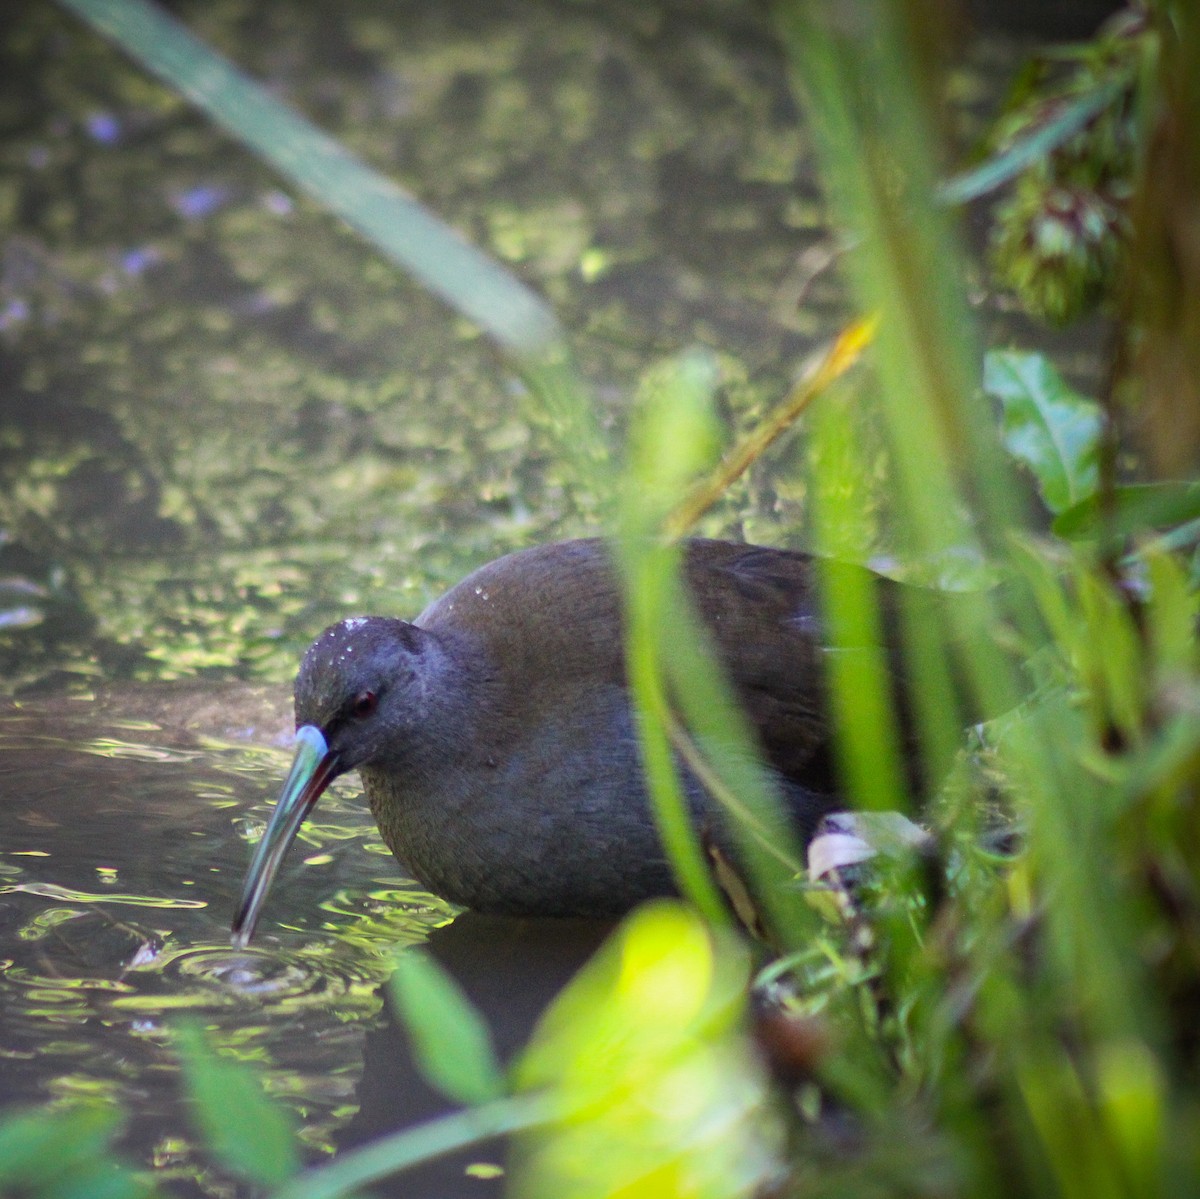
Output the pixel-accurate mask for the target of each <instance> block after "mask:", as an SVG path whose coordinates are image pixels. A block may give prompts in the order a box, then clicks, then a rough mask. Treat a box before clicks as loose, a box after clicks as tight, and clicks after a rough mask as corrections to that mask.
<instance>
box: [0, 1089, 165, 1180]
mask: <svg viewBox="0 0 1200 1199" xmlns="http://www.w3.org/2000/svg"><path fill="white" fill-rule="evenodd" d="M122 1122H123V1121H122V1118H121V1114H120V1113H119V1112H118V1111H115V1110H114V1109H113V1108H112V1107H108V1106H100V1105H82V1106H78V1107H66V1108H59V1109H50V1110H42V1111H15V1112H14V1111H10V1112H9V1113H8V1114H7V1115H5V1117H4V1118H3V1119H2V1120H0V1194H3V1195H14V1196H15V1195H20V1196H25V1197H27V1199H153V1197H154V1196H155V1195H156V1194H157V1192H156V1191H155V1188H154V1186H153V1185H152V1183H151V1182H150V1180H149V1179H148V1178H147V1177H146V1176H145V1175H144V1174H138V1173H135V1172H134V1171H133V1170H132V1169H131V1168H130V1167H129V1166H128V1165H126V1164H125V1163H124V1162H123V1161H122V1160H121V1159H120V1158H119V1157H117V1156H116V1155H115V1154H114V1153H113V1141H114V1139H115V1138H116V1137H117V1135H118V1134H119V1133H120V1131H121V1125H122Z"/></svg>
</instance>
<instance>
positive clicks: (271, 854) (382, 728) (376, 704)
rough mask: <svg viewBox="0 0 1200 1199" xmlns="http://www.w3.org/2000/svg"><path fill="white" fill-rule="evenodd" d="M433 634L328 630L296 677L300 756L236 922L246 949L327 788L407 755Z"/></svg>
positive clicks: (392, 625) (386, 626)
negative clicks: (276, 881)
mask: <svg viewBox="0 0 1200 1199" xmlns="http://www.w3.org/2000/svg"><path fill="white" fill-rule="evenodd" d="M428 648H429V639H428V635H427V634H425V633H423V631H422V630H421V629H419V628H417V627H416V626H415V625H412V624H408V623H407V622H405V621H402V620H392V619H388V618H385V617H379V616H358V617H352V618H351V619H349V620H343V621H341V622H340V623H338V624H335V625H332V626H331V627H330V628H328V629H326V630H325V632H324V633H322V634H321V636H320V637H318V638H317V639H316V641H314V642H313V643H312V645H311V646H310V647H309V649H308V652H307V653H306V654H305V655H304V660H303V662H302V663H301V665H300V673H299V674H298V675H297V677H296V753H295V757H294V759H293V761H292V769H291V772H290V773H289V774H288V777H287V781H286V782H285V783H284V785H283V791H282V792H281V793H280V796H279V800H278V802H277V803H276V805H275V811H274V813H273V814H272V816H271V820H270V822H269V823H268V825H267V828H266V831H265V832H264V833H263V836H262V840H261V841H259V843H258V848H257V849H256V850H255V853H254V858H253V860H252V861H251V863H250V869H249V871H248V873H247V875H246V882H245V885H244V887H243V889H242V897H241V901H240V903H239V904H238V909H237V913H236V915H235V916H234V919H233V943H234V944H235V945H236V946H238V947H239V948H240V947H242V946H245V945H246V943H247V942H248V941H249V940H250V938H251V936H252V935H253V933H254V927H255V925H256V923H257V922H258V916H259V913H260V911H261V910H262V905H263V903H264V901H265V900H266V897H267V892H268V890H269V889H270V886H271V883H272V881H273V880H274V878H275V875H276V874H277V873H278V870H279V866H280V864H281V863H282V861H283V858H284V855H285V854H286V853H287V851H288V848H289V847H290V846H291V843H292V841H293V840H294V839H295V837H296V834H297V832H299V830H300V826H301V825H302V824H303V823H304V820H305V818H306V817H307V816H308V813H309V812H310V811H311V810H312V808H313V805H314V804H315V803H316V802H317V800H318V799H319V798H320V797H321V795H322V793H323V792H324V791H325V789H326V787H328V786H329V784H330V783H331V782H332V781H333V780H334V779H335V778H337V777H338V775H340V774H345V773H346V771H348V770H356V769H358V768H360V767H362V766H367V765H370V764H372V763H383V762H385V761H387V760H388V759H389V758H395V757H396V756H397V755H399V754H401V753H402V751H403V747H404V745H405V743H406V741H407V740H408V738H407V737H406V733H407V732H409V731H410V730H411V726H412V724H413V722H414V720H416V719H417V718H418V715H419V713H420V712H421V710H422V706H423V705H422V703H421V702H420V701H421V695H420V693H421V690H422V684H423V674H422V660H423V658H424V655H425V653H426V651H427V650H428Z"/></svg>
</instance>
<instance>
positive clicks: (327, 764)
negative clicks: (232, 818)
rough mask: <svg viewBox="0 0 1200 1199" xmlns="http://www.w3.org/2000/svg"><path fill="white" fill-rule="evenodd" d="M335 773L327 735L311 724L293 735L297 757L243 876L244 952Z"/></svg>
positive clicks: (239, 931)
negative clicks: (293, 845) (284, 864)
mask: <svg viewBox="0 0 1200 1199" xmlns="http://www.w3.org/2000/svg"><path fill="white" fill-rule="evenodd" d="M336 774H337V756H336V755H335V754H332V753H330V752H329V746H328V745H327V744H326V742H325V735H324V734H323V733H322V732H321V730H320V729H318V728H317V727H316V726H315V725H311V724H306V725H303V726H302V727H300V728H299V729H297V730H296V756H295V758H294V759H293V760H292V769H291V773H290V774H289V775H288V776H287V782H285V783H284V784H283V791H282V792H280V795H279V801H278V803H276V805H275V811H274V812H273V813H272V815H271V820H270V822H269V823H268V824H267V828H266V831H265V832H264V833H263V835H262V840H261V841H259V843H258V848H257V849H256V850H255V851H254V860H253V861H252V862H251V863H250V870H249V871H248V872H247V874H246V885H245V886H244V887H243V888H242V898H241V902H240V903H239V904H238V909H237V914H236V915H235V916H234V918H233V944H234V947H235V948H237V949H244V948H245V946H246V944H247V943H248V942H249V940H250V938H251V937H252V936H253V935H254V926H255V925H256V924H257V923H258V914H259V912H260V911H262V906H263V902H264V901H265V900H266V898H267V892H268V891H269V890H270V888H271V883H272V882H273V881H274V878H275V875H276V873H277V872H278V870H279V864H280V863H281V862H282V861H283V858H284V855H285V854H286V853H287V851H288V847H289V846H290V845H291V843H292V842H293V841H294V840H295V838H296V834H297V832H299V831H300V826H301V825H302V824H303V823H304V818H305V817H306V816H307V815H308V814H309V812H310V811H312V807H313V804H315V803H316V802H317V800H318V799H320V797H321V793H322V792H323V791H324V790H325V788H326V787H328V786H329V783H330V781H331V780H332V779H333V777H334V776H335V775H336Z"/></svg>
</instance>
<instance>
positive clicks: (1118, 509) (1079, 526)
mask: <svg viewBox="0 0 1200 1199" xmlns="http://www.w3.org/2000/svg"><path fill="white" fill-rule="evenodd" d="M1106 499H1107V497H1106ZM1195 520H1200V483H1197V482H1178V483H1127V484H1123V485H1121V486H1118V487H1114V488H1113V492H1112V496H1111V511H1104V510H1102V508H1101V505H1100V502H1099V499H1098V498H1097V497H1095V496H1089V497H1088V498H1087V499H1085V500H1081V501H1080V502H1079V503H1078V504H1075V505H1074V506H1073V507H1070V508H1068V509H1066V511H1064V512H1061V513H1059V515H1058V517H1057V518H1056V519H1055V521H1054V532H1055V533H1056V534H1057V535H1058V536H1059V537H1065V538H1067V539H1069V540H1073V539H1075V538H1082V537H1096V536H1098V535H1099V533H1100V532H1101V523H1102V521H1108V522H1110V524H1111V528H1112V531H1113V533H1114V534H1116V535H1117V536H1120V537H1128V536H1130V535H1131V534H1134V533H1140V532H1145V531H1146V530H1149V529H1161V528H1168V527H1169V526H1171V525H1176V524H1182V523H1183V522H1185V521H1186V522H1192V521H1195Z"/></svg>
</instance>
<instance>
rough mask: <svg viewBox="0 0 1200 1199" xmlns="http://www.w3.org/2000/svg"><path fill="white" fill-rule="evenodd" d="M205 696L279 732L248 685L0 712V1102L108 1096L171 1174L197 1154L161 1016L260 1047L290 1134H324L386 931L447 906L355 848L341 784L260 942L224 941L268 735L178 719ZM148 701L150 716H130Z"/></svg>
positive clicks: (280, 707)
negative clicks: (153, 717) (287, 1113)
mask: <svg viewBox="0 0 1200 1199" xmlns="http://www.w3.org/2000/svg"><path fill="white" fill-rule="evenodd" d="M219 698H223V699H224V704H223V705H221V704H218V705H217V706H222V707H223V708H224V710H225V712H226V713H227V715H228V716H229V717H230V718H231V721H232V722H233V723H235V724H236V725H237V726H238V727H245V725H246V724H247V723H249V724H250V725H252V726H253V727H256V728H263V729H266V728H271V727H274V728H275V730H276V732H277V733H279V734H280V736H279V738H278V739H279V740H286V737H284V736H283V735H282V733H283V730H284V729H286V723H285V717H284V714H285V711H286V704H285V703H282V702H280V697H270V696H264V694H263V692H262V691H261V690H259V691H255V690H253V689H249V688H239V687H225V688H208V689H206V690H205V692H204V694H203V696H202V697H199V696H197V694H196V693H195V692H187V691H184V692H180V691H168V690H164V689H162V688H138V689H130V690H128V691H126V692H123V693H122V692H119V691H118V692H114V693H112V694H110V695H109V696H107V697H106V698H105V699H104V700H103V701H100V700H94V701H90V702H83V701H78V700H73V701H69V702H68V701H60V702H57V703H49V702H47V703H45V704H42V705H38V704H30V703H26V704H24V705H23V706H22V707H20V708H16V707H14V708H11V709H9V710H5V711H0V780H2V785H3V794H4V803H3V804H0V847H3V849H2V850H0V944H2V945H3V946H4V952H5V956H4V958H3V960H0V1063H3V1065H2V1074H3V1078H4V1091H3V1101H4V1102H5V1103H6V1104H7V1103H41V1102H44V1101H45V1100H46V1099H47V1098H52V1099H68V1098H83V1097H88V1096H93V1097H94V1096H103V1097H107V1098H110V1099H112V1100H113V1101H116V1102H119V1103H120V1104H121V1105H123V1106H124V1107H125V1108H126V1109H127V1111H128V1113H129V1118H130V1119H129V1127H130V1130H131V1131H130V1133H129V1137H130V1147H131V1148H132V1149H133V1150H134V1151H135V1152H136V1153H137V1155H138V1156H139V1157H141V1158H142V1159H143V1160H149V1159H155V1160H159V1161H162V1162H165V1163H166V1164H167V1168H168V1173H169V1174H170V1175H171V1176H172V1177H177V1178H178V1179H179V1180H180V1184H181V1185H182V1182H183V1180H184V1179H187V1178H189V1177H192V1176H193V1175H194V1173H195V1168H196V1165H197V1160H196V1158H195V1156H194V1153H193V1151H192V1148H191V1137H192V1132H191V1129H190V1126H189V1124H188V1122H187V1119H186V1113H185V1112H184V1111H183V1110H182V1108H181V1106H180V1099H179V1094H178V1090H177V1084H176V1074H175V1064H174V1058H173V1055H172V1052H171V1048H170V1021H171V1018H172V1017H173V1016H176V1015H179V1014H182V1013H190V1014H198V1015H199V1016H201V1017H202V1019H203V1020H204V1022H205V1024H206V1025H207V1026H208V1028H209V1029H210V1034H211V1036H212V1037H213V1039H214V1041H215V1042H216V1043H217V1044H218V1045H221V1046H223V1047H224V1048H225V1049H226V1050H232V1051H235V1052H236V1053H237V1054H238V1055H239V1056H243V1057H245V1058H247V1059H251V1060H254V1061H255V1062H257V1063H258V1064H260V1065H261V1066H262V1067H263V1069H264V1070H265V1073H266V1076H267V1079H268V1084H269V1086H270V1088H271V1091H272V1093H273V1094H275V1095H277V1096H280V1097H281V1098H282V1099H283V1101H284V1102H290V1103H292V1104H293V1106H295V1107H297V1109H300V1110H302V1112H303V1125H304V1139H305V1141H306V1143H307V1144H309V1145H310V1146H311V1147H312V1148H314V1149H319V1148H322V1147H325V1146H328V1145H329V1144H330V1143H331V1140H332V1138H333V1136H334V1134H335V1133H336V1132H337V1130H338V1129H339V1128H340V1127H341V1126H342V1125H343V1124H344V1123H345V1122H346V1120H347V1119H348V1118H349V1116H350V1115H351V1114H352V1113H353V1111H354V1110H355V1109H356V1103H355V1089H356V1085H357V1080H358V1078H359V1075H360V1074H361V1070H362V1038H363V1035H364V1033H365V1031H366V1029H367V1028H368V1027H369V1026H371V1025H372V1024H373V1023H374V1022H375V1021H376V1019H377V1016H378V1013H379V1007H380V998H379V994H378V987H379V985H380V983H381V981H382V980H383V979H385V978H386V977H387V974H388V973H389V969H390V968H389V961H390V954H391V952H392V951H393V949H394V947H395V946H396V945H397V944H404V943H407V942H411V941H414V940H417V939H421V938H423V937H424V936H425V935H426V934H427V932H428V930H429V929H431V928H433V927H436V926H437V925H440V924H443V923H445V921H446V920H447V919H448V917H449V915H450V912H449V909H447V908H446V907H445V905H443V904H442V903H440V902H439V901H438V900H436V899H434V898H433V897H431V896H428V895H426V894H424V893H423V892H421V891H420V890H419V889H417V888H416V886H415V884H409V885H406V884H405V881H404V880H403V878H402V876H401V873H400V868H399V867H398V866H397V865H396V863H395V862H394V861H393V860H392V859H391V858H390V857H389V858H388V859H386V860H384V859H381V858H380V857H379V856H378V855H377V854H374V853H369V852H367V851H366V849H365V846H366V844H368V843H374V842H376V841H377V839H378V834H377V833H376V831H375V828H374V825H373V823H372V822H371V819H370V816H369V815H368V813H367V812H366V810H365V806H364V805H362V804H361V803H359V802H358V801H357V798H356V797H354V791H355V788H354V786H353V785H349V786H343V787H342V788H340V789H335V792H334V794H332V795H330V796H328V797H327V798H326V800H324V801H323V803H322V813H321V816H322V819H321V821H320V823H319V824H318V825H316V826H314V828H313V829H311V830H308V832H307V836H308V839H309V842H310V844H311V845H313V846H314V847H315V848H317V849H319V850H320V852H319V853H314V854H311V855H309V856H308V857H307V859H305V858H304V855H295V856H294V857H293V858H292V859H291V861H290V862H289V864H288V867H287V868H286V870H285V875H284V877H283V878H282V879H281V880H280V883H281V885H280V886H279V888H278V890H277V891H276V893H275V894H274V895H273V896H272V903H271V907H270V908H269V909H268V911H267V913H266V916H265V918H264V921H263V926H262V931H261V934H260V937H259V940H258V942H257V943H256V944H255V945H254V946H252V947H251V948H249V949H244V950H234V949H233V948H231V946H230V943H229V929H228V924H229V918H230V914H231V912H232V910H233V905H234V900H235V898H236V895H237V892H238V889H239V887H240V885H241V880H242V874H243V872H244V870H245V867H246V863H247V859H248V847H247V846H246V844H245V840H244V836H243V833H244V832H245V831H246V830H247V829H248V828H257V829H259V830H261V827H262V825H263V824H264V822H265V817H266V815H267V813H268V810H269V804H270V802H271V801H272V800H273V799H274V796H275V793H276V791H277V789H278V785H279V781H280V779H281V777H282V775H283V773H284V771H285V770H286V767H287V753H286V751H284V750H282V749H277V748H273V747H271V746H270V743H269V741H264V742H241V743H239V742H236V741H233V740H231V739H228V734H227V733H225V735H224V736H221V735H218V734H219V733H221V730H220V729H218V728H214V729H210V730H208V731H207V732H204V731H200V730H197V728H196V718H197V712H198V711H199V712H201V713H203V712H208V711H211V710H212V708H213V705H214V703H215V701H217V700H218V699H219ZM264 699H265V700H266V701H267V702H265V703H264ZM148 706H149V707H154V708H156V709H157V710H158V711H159V713H160V716H159V723H158V724H155V723H154V722H153V721H150V720H147V719H145V718H142V717H140V716H131V715H129V713H131V712H136V711H137V710H138V709H140V708H145V707H148ZM248 718H251V719H248ZM125 736H129V737H130V738H131V739H130V740H125V739H124V738H125ZM134 738H136V739H134Z"/></svg>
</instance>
